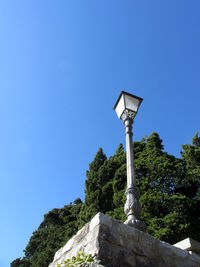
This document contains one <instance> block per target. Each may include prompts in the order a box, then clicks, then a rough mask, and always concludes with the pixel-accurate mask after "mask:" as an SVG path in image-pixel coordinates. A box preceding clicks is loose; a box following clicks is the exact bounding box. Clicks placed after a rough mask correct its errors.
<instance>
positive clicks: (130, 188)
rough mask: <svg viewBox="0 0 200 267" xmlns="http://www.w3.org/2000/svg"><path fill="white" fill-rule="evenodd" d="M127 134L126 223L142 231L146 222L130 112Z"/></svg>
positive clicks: (127, 120)
mask: <svg viewBox="0 0 200 267" xmlns="http://www.w3.org/2000/svg"><path fill="white" fill-rule="evenodd" d="M123 122H124V125H125V134H126V167H127V190H126V203H125V206H124V212H125V213H126V216H127V220H126V221H125V224H128V225H130V226H133V227H136V228H138V229H139V230H141V231H146V229H147V227H146V224H145V223H144V222H142V221H140V220H139V217H140V214H141V205H140V202H139V194H138V191H137V187H136V176H135V167H134V161H133V141H132V136H133V133H132V124H133V119H132V118H131V116H130V114H129V116H128V115H127V116H126V117H125V118H124V120H123Z"/></svg>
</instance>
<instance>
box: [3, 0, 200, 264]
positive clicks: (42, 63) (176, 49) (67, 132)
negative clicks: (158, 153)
mask: <svg viewBox="0 0 200 267" xmlns="http://www.w3.org/2000/svg"><path fill="white" fill-rule="evenodd" d="M199 12H200V1H199V0H197V1H195V0H193V1H189V0H188V1H184V0H180V1H178V0H168V1H160V0H157V1H156V0H151V1H150V0H146V1H144V0H143V1H134V0H126V1H117V0H109V1H108V0H101V1H97V0H90V1H89V0H84V1H83V0H59V1H51V0H46V1H45V0H43V1H40V0H34V1H33V0H29V1H25V0H13V1H11V0H1V1H0V210H1V220H0V236H1V241H0V251H1V253H0V254H1V255H0V267H6V266H9V262H11V261H12V260H14V259H15V258H17V257H22V256H23V249H24V248H25V246H26V245H27V243H28V241H29V238H30V236H31V234H32V232H33V231H34V230H35V229H37V227H38V226H39V224H40V223H41V221H42V219H43V215H44V214H45V213H47V212H48V211H49V210H51V209H53V208H61V207H63V206H64V205H66V204H68V203H69V202H72V201H73V200H74V199H76V198H77V197H81V198H82V199H84V181H85V178H86V176H85V172H86V169H87V168H88V165H89V163H90V162H91V161H92V160H93V158H94V156H95V154H96V152H97V150H98V148H99V147H102V148H103V150H104V152H105V153H106V154H107V155H108V156H110V155H112V154H114V153H115V150H116V149H117V147H118V145H119V143H120V142H123V143H125V136H124V128H123V123H122V122H121V121H119V120H118V119H117V116H116V114H115V112H114V111H113V106H114V104H115V101H116V100H117V98H118V96H119V94H120V92H121V90H125V91H128V92H130V93H133V94H135V95H138V96H140V97H142V98H144V102H143V103H142V105H141V107H140V110H139V113H138V115H137V117H136V119H135V124H134V139H135V140H141V138H142V137H143V136H145V135H149V134H151V133H152V132H154V131H155V132H158V133H159V135H160V137H161V138H162V139H163V143H164V146H165V150H166V151H168V152H169V153H171V154H173V155H175V156H180V150H181V144H185V143H190V142H191V138H192V137H193V136H194V134H195V132H196V131H199V130H200V129H199V128H200V116H199V114H200V112H199V110H200V100H199V99H200V15H199V14H200V13H199Z"/></svg>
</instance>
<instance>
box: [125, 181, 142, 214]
mask: <svg viewBox="0 0 200 267" xmlns="http://www.w3.org/2000/svg"><path fill="white" fill-rule="evenodd" d="M124 212H125V213H126V215H127V216H128V215H130V214H134V215H135V217H136V218H139V216H140V213H141V206H140V202H139V193H138V191H137V188H136V186H133V187H131V188H128V189H127V190H126V203H125V206H124Z"/></svg>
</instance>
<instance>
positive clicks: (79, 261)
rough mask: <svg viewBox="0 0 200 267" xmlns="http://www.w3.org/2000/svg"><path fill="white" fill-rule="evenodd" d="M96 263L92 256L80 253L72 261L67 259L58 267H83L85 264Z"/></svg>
mask: <svg viewBox="0 0 200 267" xmlns="http://www.w3.org/2000/svg"><path fill="white" fill-rule="evenodd" d="M91 262H94V259H93V257H92V255H91V254H89V255H85V254H83V252H82V251H80V252H78V254H77V256H76V257H72V258H71V259H67V260H65V261H64V262H62V263H61V264H58V263H57V267H76V266H82V265H83V264H84V263H91Z"/></svg>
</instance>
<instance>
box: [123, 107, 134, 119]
mask: <svg viewBox="0 0 200 267" xmlns="http://www.w3.org/2000/svg"><path fill="white" fill-rule="evenodd" d="M134 117H135V112H133V111H131V110H128V109H125V110H124V111H123V113H122V116H121V119H122V120H123V121H124V120H126V119H128V118H129V119H132V120H133V119H134Z"/></svg>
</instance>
